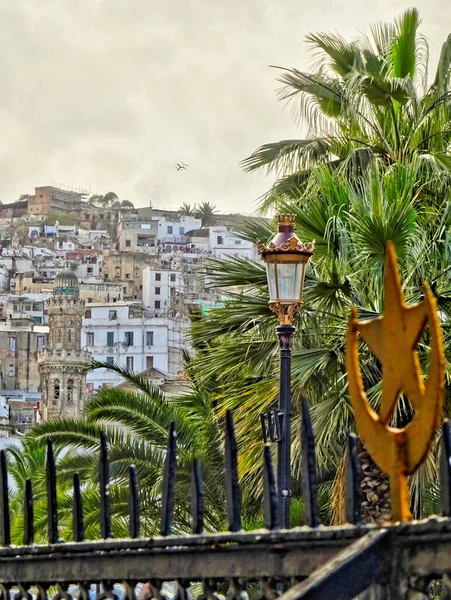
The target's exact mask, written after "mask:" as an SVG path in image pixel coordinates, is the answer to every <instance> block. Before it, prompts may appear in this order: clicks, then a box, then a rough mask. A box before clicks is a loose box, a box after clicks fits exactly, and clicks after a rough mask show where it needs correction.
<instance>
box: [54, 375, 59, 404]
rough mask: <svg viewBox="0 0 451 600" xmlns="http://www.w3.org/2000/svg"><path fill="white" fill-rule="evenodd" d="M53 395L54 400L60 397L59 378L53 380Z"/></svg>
mask: <svg viewBox="0 0 451 600" xmlns="http://www.w3.org/2000/svg"><path fill="white" fill-rule="evenodd" d="M53 397H54V398H55V400H58V398H59V397H60V380H59V379H55V381H54V382H53Z"/></svg>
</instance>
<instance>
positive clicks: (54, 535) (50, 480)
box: [46, 438, 58, 544]
mask: <svg viewBox="0 0 451 600" xmlns="http://www.w3.org/2000/svg"><path fill="white" fill-rule="evenodd" d="M46 480H47V481H46V483H47V522H48V539H49V543H50V544H56V543H58V500H57V496H56V468H55V455H54V452H53V442H52V440H51V439H50V438H49V439H48V440H47V464H46Z"/></svg>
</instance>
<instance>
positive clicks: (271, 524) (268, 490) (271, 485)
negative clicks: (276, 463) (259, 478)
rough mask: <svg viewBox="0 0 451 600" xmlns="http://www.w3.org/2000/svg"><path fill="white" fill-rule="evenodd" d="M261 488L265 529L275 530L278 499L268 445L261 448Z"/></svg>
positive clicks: (277, 519) (277, 523) (277, 525)
mask: <svg viewBox="0 0 451 600" xmlns="http://www.w3.org/2000/svg"><path fill="white" fill-rule="evenodd" d="M263 486H264V488H263V516H264V522H265V527H266V529H277V528H278V527H279V498H278V496H277V485H276V476H275V474H274V468H273V464H272V457H271V448H270V446H269V444H266V445H265V447H264V448H263Z"/></svg>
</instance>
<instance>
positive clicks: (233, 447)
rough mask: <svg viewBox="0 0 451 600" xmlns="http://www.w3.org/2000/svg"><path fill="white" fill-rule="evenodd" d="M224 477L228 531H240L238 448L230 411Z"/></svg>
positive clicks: (228, 413)
mask: <svg viewBox="0 0 451 600" xmlns="http://www.w3.org/2000/svg"><path fill="white" fill-rule="evenodd" d="M225 477H226V499H227V515H228V520H229V531H240V529H241V491H240V485H239V482H238V450H237V443H236V437H235V426H234V423H233V416H232V413H231V411H227V413H226V435H225Z"/></svg>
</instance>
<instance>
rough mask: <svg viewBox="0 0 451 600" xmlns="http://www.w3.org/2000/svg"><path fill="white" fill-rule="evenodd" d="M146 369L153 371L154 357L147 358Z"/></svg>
mask: <svg viewBox="0 0 451 600" xmlns="http://www.w3.org/2000/svg"><path fill="white" fill-rule="evenodd" d="M146 369H153V356H146Z"/></svg>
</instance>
